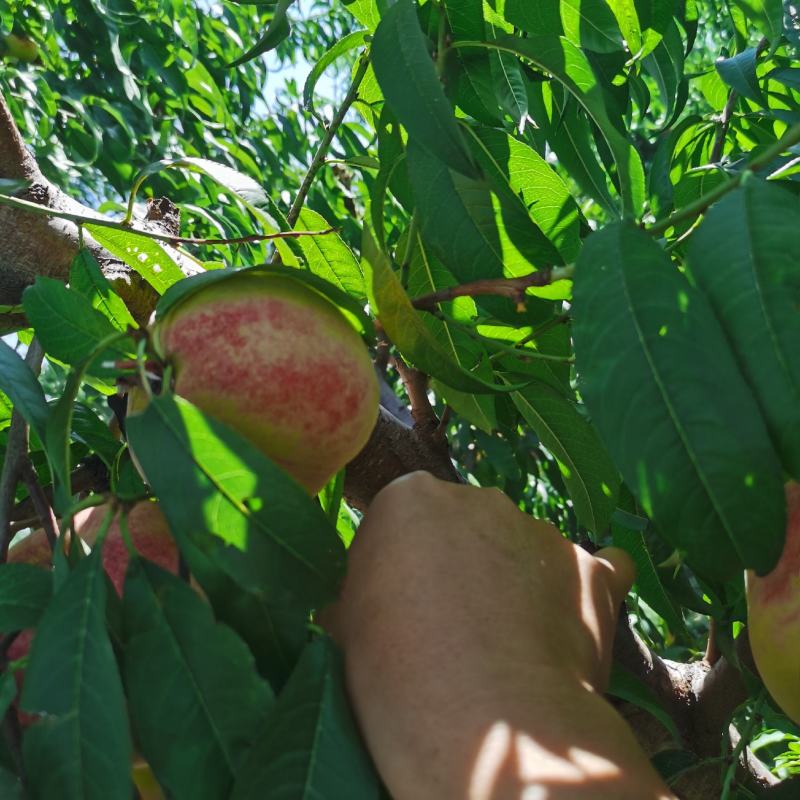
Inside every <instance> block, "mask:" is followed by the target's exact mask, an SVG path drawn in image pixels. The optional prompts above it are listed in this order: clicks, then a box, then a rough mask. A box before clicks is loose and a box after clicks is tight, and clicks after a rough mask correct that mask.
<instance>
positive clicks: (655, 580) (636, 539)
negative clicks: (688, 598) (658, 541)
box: [611, 518, 686, 634]
mask: <svg viewBox="0 0 800 800" xmlns="http://www.w3.org/2000/svg"><path fill="white" fill-rule="evenodd" d="M611 535H612V539H613V542H614V546H615V547H621V548H622V549H623V550H624V551H625V552H626V553H627V554H628V555H629V556H630V557H631V559H632V560H633V563H634V564H635V565H636V586H637V589H638V591H639V595H640V596H641V597H642V599H643V600H644V601H645V602H646V603H647V605H649V606H650V607H651V608H652V609H653V611H655V612H656V613H657V614H658V615H659V616H661V617H662V618H663V619H664V622H666V623H667V626H668V627H669V629H670V631H672V633H673V634H681V633H683V634H685V633H686V625H685V623H684V621H683V616H682V614H681V609H680V606H678V605H676V604H675V603H674V602H673V600H672V598H671V597H670V596H669V595H668V594H667V591H666V590H665V589H664V585H663V584H662V583H661V578H660V577H659V575H658V572H657V571H656V565H655V564H654V563H653V557H652V555H651V554H650V551H649V550H648V549H647V544H646V543H645V539H644V535H643V534H642V532H641V531H636V530H631V529H630V528H627V527H625V526H624V525H621V524H618V523H617V522H616V518H615V519H612V521H611Z"/></svg>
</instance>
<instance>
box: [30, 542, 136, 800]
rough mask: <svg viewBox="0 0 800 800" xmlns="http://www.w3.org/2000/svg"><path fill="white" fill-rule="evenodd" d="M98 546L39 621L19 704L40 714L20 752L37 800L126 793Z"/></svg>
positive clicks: (84, 799) (126, 757) (124, 747)
mask: <svg viewBox="0 0 800 800" xmlns="http://www.w3.org/2000/svg"><path fill="white" fill-rule="evenodd" d="M101 549H102V548H101V547H95V548H94V549H93V550H92V552H91V554H90V555H88V556H87V557H86V558H84V559H82V560H81V561H80V562H79V563H78V565H77V567H75V569H74V570H73V571H72V573H70V575H69V576H68V577H67V579H66V581H65V583H64V584H63V586H62V587H61V588H60V589H59V591H58V592H57V593H56V595H55V596H54V597H53V600H52V602H51V603H50V605H49V606H48V608H47V611H45V613H44V615H43V616H42V618H41V621H40V623H39V628H38V630H37V633H36V637H35V638H34V640H33V645H32V647H31V654H30V661H29V663H28V667H27V669H26V671H25V685H24V687H23V690H22V698H21V701H20V705H21V708H22V710H23V711H25V712H27V713H29V714H35V715H39V716H41V719H40V720H39V721H38V722H36V723H34V724H33V725H32V726H31V727H30V728H28V729H27V730H26V732H25V735H24V738H23V742H22V745H23V757H24V761H25V768H26V773H27V776H28V780H29V781H30V784H31V789H32V791H33V794H34V796H35V797H42V798H44V797H48V798H49V797H58V798H63V800H108V799H109V798H111V797H120V798H122V797H130V795H131V793H132V791H133V788H132V784H131V776H130V769H131V755H132V748H131V741H130V734H129V731H128V718H127V714H126V712H125V698H124V695H123V693H122V682H121V680H120V677H119V673H118V671H117V664H116V660H115V658H114V652H113V650H112V649H111V643H110V641H109V639H108V634H107V632H106V620H105V592H106V586H105V573H104V572H103V565H102V557H101Z"/></svg>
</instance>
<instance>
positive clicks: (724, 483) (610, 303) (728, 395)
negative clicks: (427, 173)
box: [573, 223, 785, 580]
mask: <svg viewBox="0 0 800 800" xmlns="http://www.w3.org/2000/svg"><path fill="white" fill-rule="evenodd" d="M574 318H575V323H574V328H573V333H574V338H575V353H576V358H577V367H578V372H579V375H580V384H579V385H580V387H581V394H582V396H583V398H584V400H585V401H586V404H587V406H588V408H589V412H590V413H591V415H592V420H593V422H594V424H595V426H596V427H597V429H598V431H599V432H600V434H601V436H602V438H603V440H604V441H605V443H606V447H607V448H608V451H609V453H610V454H611V456H612V458H613V459H614V461H615V462H616V464H617V467H618V468H619V469H620V471H621V472H622V475H623V478H624V479H625V481H626V483H627V484H628V486H629V487H630V488H631V489H632V490H633V491H634V493H635V494H636V495H637V496H638V499H639V502H640V504H641V505H642V507H643V508H644V510H645V512H646V513H647V514H648V515H649V516H650V517H651V518H652V519H653V520H654V521H655V522H656V524H657V525H658V527H659V529H660V530H661V532H662V534H663V535H664V536H665V537H666V538H667V540H668V541H669V542H671V543H672V545H673V546H674V547H675V548H676V549H678V550H679V551H681V552H682V553H683V554H685V555H686V557H687V560H688V562H689V564H690V565H691V566H692V567H693V568H694V569H695V571H697V572H698V573H699V574H701V575H703V576H705V577H707V578H711V579H719V580H725V579H727V578H731V577H733V576H734V575H736V574H739V573H740V572H741V570H742V569H743V568H744V567H750V568H753V569H755V570H757V571H758V572H759V573H764V572H768V571H769V570H770V569H771V568H772V567H773V566H774V565H775V562H776V561H777V559H778V556H779V555H780V553H781V549H782V547H783V538H784V523H785V508H784V502H783V486H782V478H781V469H780V464H779V462H778V459H777V456H776V454H775V451H774V450H773V448H772V445H771V442H770V440H769V435H768V434H767V430H766V427H765V425H764V422H763V420H762V417H761V413H760V411H759V409H758V406H757V404H756V401H755V398H754V397H753V395H752V393H751V391H750V389H749V387H748V386H747V384H746V383H745V380H744V378H743V377H742V375H741V373H740V371H739V368H738V366H737V364H736V361H735V360H734V357H733V354H732V353H731V351H730V349H729V346H728V343H727V341H726V340H725V335H724V333H723V332H722V329H721V328H720V326H719V323H718V322H717V320H716V317H715V316H714V313H713V311H712V310H711V308H710V306H709V305H708V302H707V301H706V300H705V298H704V297H703V296H702V295H701V294H700V293H699V292H698V291H697V290H695V289H693V288H692V286H691V285H690V284H689V282H688V281H687V280H686V278H685V277H684V276H683V275H682V274H681V273H680V272H678V271H677V270H676V269H675V267H674V266H673V265H672V264H671V262H670V260H669V258H668V257H667V256H666V254H665V253H664V252H663V250H662V249H661V248H660V247H659V246H658V245H657V244H656V243H655V242H653V240H652V239H651V238H650V237H649V236H648V235H647V234H646V233H644V232H643V231H641V230H640V229H639V228H637V227H636V226H635V225H633V224H630V223H616V224H613V225H611V226H608V227H607V228H605V229H603V230H602V231H600V232H598V233H595V234H593V235H592V236H591V237H590V238H589V239H588V240H587V242H586V244H585V245H584V247H583V250H582V252H581V255H580V257H579V259H578V263H577V266H576V277H575V287H574ZM698 343H702V346H698Z"/></svg>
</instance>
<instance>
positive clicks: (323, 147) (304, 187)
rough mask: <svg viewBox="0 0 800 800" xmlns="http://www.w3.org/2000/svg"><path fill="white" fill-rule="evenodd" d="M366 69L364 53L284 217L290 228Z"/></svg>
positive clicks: (367, 60) (296, 218)
mask: <svg viewBox="0 0 800 800" xmlns="http://www.w3.org/2000/svg"><path fill="white" fill-rule="evenodd" d="M367 69H369V58H367V54H366V52H364V53H362V54H361V56H360V60H359V62H358V67H357V69H356V72H355V75H353V82H352V83H351V84H350V88H349V89H348V91H347V94H346V95H345V98H344V100H343V101H342V105H341V106H340V107H339V110H338V111H337V112H336V116H335V117H334V118H333V119H332V120H331V124H330V125H329V126H328V128H327V130H326V131H325V135H324V136H323V137H322V141H321V142H320V143H319V147H318V148H317V152H316V153H315V154H314V158H313V159H311V164H310V165H309V167H308V172H307V173H306V176H305V178H303V182H302V183H301V184H300V189H299V190H298V192H297V197H295V199H294V202H293V203H292V207H291V208H290V209H289V213H288V214H287V215H286V220H287V222H288V223H289V227H290V228H293V227H294V224H295V222H297V220H298V218H299V216H300V212H301V211H302V210H303V204H304V203H305V202H306V197H308V193H309V191H310V190H311V184H312V183H314V178H316V177H317V173H318V172H319V171H320V169H321V168H322V165H323V164H324V163H325V156H326V155H327V154H328V149H329V148H330V146H331V144H332V142H333V139H334V137H335V136H336V131H338V130H339V127H340V126H341V124H342V122H344V118H345V116H346V115H347V112H348V111H349V110H350V106H352V105H353V103H354V102H355V101H356V98H357V97H358V90H359V87H360V86H361V81H363V80H364V76H365V75H366V74H367Z"/></svg>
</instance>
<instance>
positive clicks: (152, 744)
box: [123, 559, 272, 800]
mask: <svg viewBox="0 0 800 800" xmlns="http://www.w3.org/2000/svg"><path fill="white" fill-rule="evenodd" d="M123 621H124V630H125V634H124V635H125V645H124V649H125V686H126V689H127V694H128V703H129V709H130V714H131V720H132V722H133V727H134V730H135V732H136V738H137V742H138V744H139V747H140V749H141V752H142V755H143V756H144V757H145V759H146V760H147V762H148V763H149V764H150V767H151V768H152V770H153V772H154V774H155V776H156V778H157V779H158V781H159V783H160V784H161V786H162V787H164V789H166V790H167V792H168V793H169V794H170V796H171V797H175V798H193V800H203V798H208V800H216V798H219V797H223V796H227V794H228V793H229V792H230V789H231V786H232V785H233V778H234V774H235V772H236V769H237V767H238V765H239V763H240V762H241V759H242V758H243V756H244V754H245V753H246V752H247V751H248V749H249V748H250V746H251V744H252V741H253V739H254V737H255V734H256V732H257V731H258V729H259V727H260V726H261V725H262V724H263V721H264V718H265V715H266V713H267V711H268V710H269V708H270V706H271V704H272V691H271V690H270V688H269V686H268V685H267V683H265V681H264V680H263V679H262V678H261V677H259V675H258V673H257V672H256V669H255V663H254V661H253V656H252V654H251V653H250V651H249V650H248V649H247V646H246V645H245V643H244V642H243V641H242V640H241V639H239V638H238V636H236V634H235V633H234V632H233V631H232V630H231V629H230V628H228V627H226V626H224V625H220V624H219V623H217V622H216V621H215V620H214V616H213V614H212V612H211V608H210V607H209V606H208V604H207V603H206V602H204V601H203V600H202V599H201V598H200V597H199V595H198V594H197V593H196V592H195V591H194V590H193V589H191V588H190V587H189V586H188V585H187V584H186V583H184V582H183V581H182V580H180V578H177V577H176V576H174V575H171V574H170V573H168V572H166V571H164V570H162V569H161V568H160V567H157V566H156V565H155V564H152V563H150V562H147V561H144V560H142V559H134V560H132V561H131V564H130V566H129V568H128V574H127V576H126V578H125V591H124V594H123Z"/></svg>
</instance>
